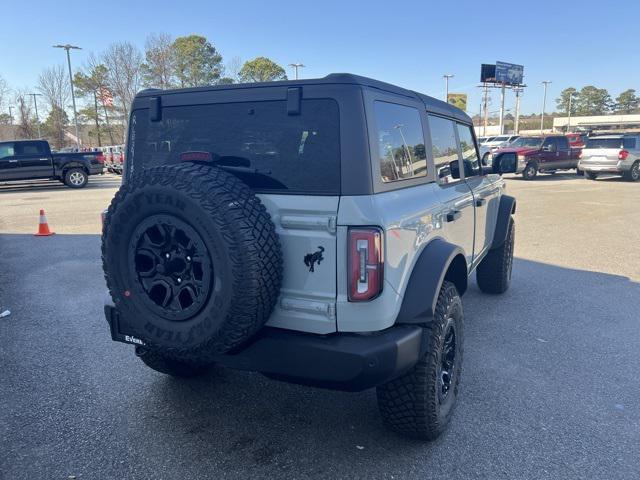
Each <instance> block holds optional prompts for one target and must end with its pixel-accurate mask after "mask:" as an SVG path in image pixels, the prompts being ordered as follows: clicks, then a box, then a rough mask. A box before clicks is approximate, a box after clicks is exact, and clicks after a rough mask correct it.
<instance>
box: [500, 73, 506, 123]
mask: <svg viewBox="0 0 640 480" xmlns="http://www.w3.org/2000/svg"><path fill="white" fill-rule="evenodd" d="M504 89H505V85H504V82H502V88H501V89H500V135H502V134H504Z"/></svg>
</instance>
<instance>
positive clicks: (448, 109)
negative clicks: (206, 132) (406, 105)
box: [136, 73, 472, 123]
mask: <svg viewBox="0 0 640 480" xmlns="http://www.w3.org/2000/svg"><path fill="white" fill-rule="evenodd" d="M336 84H344V85H361V86H364V87H370V88H376V89H378V90H382V91H385V92H389V93H393V94H396V95H402V96H405V97H410V98H418V99H420V100H422V102H423V103H424V104H425V106H426V108H427V110H429V111H430V112H433V113H436V114H440V115H446V116H449V117H453V118H455V119H457V120H461V121H463V122H466V123H472V121H471V118H470V117H469V116H468V115H467V114H466V113H464V112H463V111H462V110H460V109H459V108H456V107H454V106H453V105H450V104H448V103H447V102H443V101H442V100H438V99H436V98H433V97H430V96H428V95H424V94H422V93H418V92H414V91H413V90H408V89H406V88H402V87H398V86H396V85H392V84H390V83H386V82H381V81H379V80H374V79H373V78H368V77H363V76H360V75H354V74H351V73H331V74H329V75H327V76H326V77H323V78H311V79H307V80H282V81H275V82H255V83H234V84H229V85H211V86H205V87H194V88H179V89H172V90H160V89H155V88H150V89H146V90H142V91H140V92H138V94H137V95H136V96H137V97H151V96H155V95H158V94H159V93H162V94H174V93H187V92H203V91H211V90H234V89H246V88H257V87H294V86H301V87H304V86H305V85H336Z"/></svg>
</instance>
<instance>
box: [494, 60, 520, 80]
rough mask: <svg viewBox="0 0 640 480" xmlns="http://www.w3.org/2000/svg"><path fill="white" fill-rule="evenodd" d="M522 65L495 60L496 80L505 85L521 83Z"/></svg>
mask: <svg viewBox="0 0 640 480" xmlns="http://www.w3.org/2000/svg"><path fill="white" fill-rule="evenodd" d="M523 74H524V67H523V66H522V65H515V64H513V63H506V62H496V80H495V81H496V82H497V83H505V84H507V85H522V77H523Z"/></svg>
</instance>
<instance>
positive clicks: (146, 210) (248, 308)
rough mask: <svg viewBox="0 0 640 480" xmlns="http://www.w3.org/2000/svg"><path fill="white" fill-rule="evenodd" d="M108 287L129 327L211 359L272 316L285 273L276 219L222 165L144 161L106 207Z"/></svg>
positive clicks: (180, 353) (161, 347) (182, 354)
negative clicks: (148, 164)
mask: <svg viewBox="0 0 640 480" xmlns="http://www.w3.org/2000/svg"><path fill="white" fill-rule="evenodd" d="M102 262H103V268H104V273H105V278H106V281H107V287H108V288H109V292H110V294H111V297H112V298H113V301H114V303H115V305H116V307H117V308H118V310H119V313H120V316H121V318H122V320H123V322H124V323H125V324H126V325H127V329H128V330H130V331H127V333H128V334H130V335H135V336H138V337H139V338H141V339H143V340H144V341H145V343H146V344H147V347H148V348H150V349H152V350H157V351H161V352H164V353H167V354H169V355H171V356H173V357H176V358H183V359H185V360H194V361H208V360H211V358H212V357H213V356H214V355H216V354H220V353H224V352H227V351H229V350H231V349H232V348H234V347H237V346H239V345H241V344H242V343H243V342H245V341H247V340H248V339H249V338H251V336H252V335H254V334H255V333H256V332H257V331H258V330H259V329H260V328H261V327H262V325H264V323H265V322H266V321H267V320H268V318H269V316H270V315H271V312H272V310H273V308H274V306H275V303H276V301H277V298H278V294H279V291H280V285H281V281H282V254H281V251H280V244H279V241H278V237H277V234H276V232H275V227H274V225H273V222H272V221H271V217H270V216H269V214H268V212H267V210H266V209H265V207H264V205H263V204H262V202H261V201H260V199H259V198H258V197H256V196H255V194H254V193H253V191H251V189H250V188H249V187H248V186H247V185H246V184H244V183H243V182H241V181H240V180H239V179H238V178H236V177H235V176H233V175H231V174H230V173H228V172H225V171H223V170H221V169H219V168H216V167H210V166H204V165H198V164H191V163H189V164H180V165H172V166H160V167H154V168H150V169H146V170H144V171H143V172H141V173H140V174H138V175H137V176H134V178H133V179H132V180H130V181H129V182H127V183H125V184H124V185H123V186H122V187H121V188H120V190H119V191H118V192H117V193H116V195H115V197H114V199H113V200H112V202H111V205H110V206H109V209H108V211H107V215H106V217H105V222H104V228H103V233H102Z"/></svg>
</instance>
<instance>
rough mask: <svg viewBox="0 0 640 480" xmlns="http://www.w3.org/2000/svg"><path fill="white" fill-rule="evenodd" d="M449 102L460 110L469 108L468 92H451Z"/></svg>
mask: <svg viewBox="0 0 640 480" xmlns="http://www.w3.org/2000/svg"><path fill="white" fill-rule="evenodd" d="M447 103H450V104H451V105H453V106H454V107H457V108H459V109H460V110H463V111H466V110H467V94H466V93H450V94H449V95H448V96H447Z"/></svg>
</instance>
